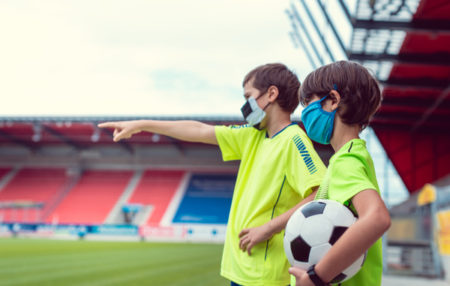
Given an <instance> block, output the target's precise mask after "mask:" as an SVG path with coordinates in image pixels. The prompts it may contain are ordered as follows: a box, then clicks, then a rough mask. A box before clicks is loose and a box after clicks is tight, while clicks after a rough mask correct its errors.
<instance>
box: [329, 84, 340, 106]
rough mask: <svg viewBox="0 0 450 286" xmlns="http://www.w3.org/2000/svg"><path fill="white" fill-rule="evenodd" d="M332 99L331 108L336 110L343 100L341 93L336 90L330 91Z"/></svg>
mask: <svg viewBox="0 0 450 286" xmlns="http://www.w3.org/2000/svg"><path fill="white" fill-rule="evenodd" d="M329 97H330V99H331V110H332V111H334V110H336V109H337V108H338V107H339V103H340V102H341V95H340V94H339V92H337V91H336V90H334V89H333V90H332V91H330V95H329Z"/></svg>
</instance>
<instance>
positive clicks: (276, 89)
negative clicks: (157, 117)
mask: <svg viewBox="0 0 450 286" xmlns="http://www.w3.org/2000/svg"><path fill="white" fill-rule="evenodd" d="M243 86H244V97H245V99H246V100H247V101H246V103H245V104H244V105H243V106H242V108H241V111H242V114H243V115H244V118H245V119H246V121H247V122H248V124H246V125H242V126H211V125H207V124H204V123H201V122H196V121H151V120H146V121H127V122H115V123H114V122H109V123H103V124H100V125H99V127H109V128H114V129H115V131H114V141H118V140H120V139H123V138H129V137H130V136H132V135H133V134H135V133H137V132H141V131H147V132H154V133H160V134H163V135H167V136H171V137H174V138H177V139H180V140H185V141H193V142H202V143H208V144H215V145H218V146H219V148H220V150H221V152H222V156H223V159H224V160H225V161H228V160H240V161H241V162H240V166H239V172H238V176H237V180H236V186H235V189H234V193H233V200H232V205H231V209H230V214H229V219H228V225H227V233H226V239H225V245H224V251H223V257H222V267H221V275H222V276H224V277H225V278H227V279H229V280H230V281H232V282H231V284H232V285H261V286H271V285H274V286H275V285H276V286H278V285H280V286H286V285H288V284H289V282H290V279H289V273H288V268H289V263H288V261H287V259H286V257H285V254H284V250H283V235H282V233H280V232H281V231H282V230H283V229H284V227H285V225H286V222H287V220H288V218H289V217H290V215H291V214H292V213H293V212H294V211H295V209H297V208H298V207H299V206H300V205H301V204H303V203H306V202H307V201H310V200H312V199H313V195H314V194H315V193H314V194H313V192H314V191H315V190H316V189H317V187H318V185H319V183H320V181H321V180H322V178H323V176H324V174H325V171H326V169H325V166H324V165H323V163H322V161H321V160H320V158H319V156H318V155H317V153H316V152H315V150H314V148H313V146H312V143H311V141H310V140H309V139H308V137H307V136H306V134H305V132H304V131H303V130H302V129H301V128H300V127H299V126H298V125H297V124H293V123H292V122H291V119H290V116H291V114H292V112H293V111H294V110H295V109H296V107H297V106H298V104H299V94H298V90H299V87H300V83H299V81H298V78H297V76H296V75H295V74H294V73H293V72H291V71H290V70H289V69H288V68H287V67H286V66H285V65H282V64H267V65H263V66H259V67H257V68H255V69H254V70H252V71H250V72H249V73H248V74H247V75H246V77H245V79H244V82H243ZM308 196H309V197H308ZM307 197H308V199H306V200H304V199H305V198H307ZM302 200H304V201H303V202H302ZM269 230H270V231H269Z"/></svg>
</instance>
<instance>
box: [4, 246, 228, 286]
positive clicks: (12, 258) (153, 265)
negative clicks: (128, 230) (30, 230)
mask: <svg viewBox="0 0 450 286" xmlns="http://www.w3.org/2000/svg"><path fill="white" fill-rule="evenodd" d="M221 253H222V245H216V244H188V243H149V242H98V241H60V240H36V239H0V285H3V286H5V285H33V286H34V285H177V286H178V285H180V286H181V285H214V286H220V285H229V282H228V281H227V280H225V279H224V278H222V277H221V276H220V274H219V273H220V259H221Z"/></svg>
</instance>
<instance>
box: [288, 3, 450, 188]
mask: <svg viewBox="0 0 450 286" xmlns="http://www.w3.org/2000/svg"><path fill="white" fill-rule="evenodd" d="M333 2H336V3H337V5H338V6H339V8H340V10H341V14H342V15H345V16H344V17H343V18H344V19H340V18H338V19H339V21H341V20H345V18H347V20H348V23H350V26H351V28H352V35H351V40H350V42H349V43H348V44H347V45H345V44H344V41H343V39H342V38H343V36H342V35H343V33H342V31H340V29H341V30H342V26H345V25H343V23H341V22H337V21H336V19H337V18H336V17H334V18H333V16H334V15H336V14H337V12H338V11H337V10H336V9H334V10H333V9H329V7H328V9H327V7H325V6H324V4H322V3H321V1H317V3H315V5H313V3H312V2H306V1H304V0H299V1H293V4H292V5H291V7H290V9H289V10H287V14H288V16H289V18H290V19H291V21H292V27H293V31H291V36H292V39H293V41H294V44H295V45H296V46H299V47H300V46H301V47H302V51H303V52H306V53H307V56H308V59H309V60H310V62H311V64H312V65H313V66H317V63H320V64H324V63H327V62H332V61H334V60H335V59H336V58H337V57H338V56H336V54H338V52H339V51H338V52H335V51H333V50H332V49H330V48H329V47H330V46H333V45H334V46H335V43H338V44H339V46H340V48H341V50H343V52H344V56H346V57H347V58H348V59H350V60H354V61H358V62H360V63H362V64H363V65H365V66H366V67H368V68H370V69H371V70H372V71H373V72H374V73H375V75H376V76H377V77H378V80H379V81H380V83H381V85H382V89H383V103H382V106H381V108H380V109H379V111H378V113H377V114H376V115H375V116H374V119H373V121H372V122H371V126H372V127H373V129H374V131H375V133H376V134H377V136H378V138H379V140H380V142H381V144H382V145H383V147H384V148H385V150H386V153H387V155H388V156H389V158H390V159H391V160H392V162H393V164H394V166H395V167H396V169H397V171H398V173H399V174H400V176H401V177H402V179H403V181H404V183H405V185H406V187H407V188H408V190H409V191H410V192H415V191H417V190H419V189H420V188H422V186H423V185H424V184H425V183H431V182H434V181H436V180H438V179H440V178H442V177H445V176H447V175H448V174H450V164H449V163H448V162H449V161H450V97H449V94H450V2H449V1H448V0H411V1H400V0H398V1H387V0H378V1H374V0H358V1H357V3H356V8H355V11H354V12H353V13H351V12H350V9H349V7H348V6H347V5H346V3H345V1H343V0H335V1H333ZM294 3H295V4H296V5H295V4H294ZM328 4H330V3H328ZM313 6H316V10H317V11H320V12H319V14H322V18H323V19H324V21H323V22H325V23H326V24H327V25H326V28H322V29H320V27H319V24H318V17H317V15H318V14H317V13H316V14H314V16H315V17H313V12H314V7H313ZM302 13H303V14H302ZM308 19H309V21H310V22H311V23H312V24H311V23H310V25H309V26H308V25H307V23H305V22H306V21H307V20H308ZM329 31H331V32H329ZM327 32H329V33H327ZM314 34H318V35H319V36H318V37H316V38H314V37H313V35H314ZM317 39H319V40H317ZM330 43H331V45H330ZM311 47H312V48H311ZM317 51H322V53H320V54H319V53H318V52H317Z"/></svg>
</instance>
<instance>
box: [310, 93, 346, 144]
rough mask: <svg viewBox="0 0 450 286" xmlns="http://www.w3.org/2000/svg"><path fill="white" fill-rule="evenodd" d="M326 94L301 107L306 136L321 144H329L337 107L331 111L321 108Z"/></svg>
mask: <svg viewBox="0 0 450 286" xmlns="http://www.w3.org/2000/svg"><path fill="white" fill-rule="evenodd" d="M327 96H328V95H327ZM327 96H325V97H323V98H322V99H321V100H318V101H315V102H313V103H311V104H309V105H308V106H307V107H306V108H305V109H303V111H302V117H301V120H302V122H303V125H304V126H305V129H306V134H308V137H309V138H311V140H313V141H316V142H318V143H321V144H330V140H331V135H332V134H333V126H334V117H335V114H336V111H337V109H336V110H334V111H332V112H328V111H325V110H323V108H322V101H323V100H324V99H325V98H327Z"/></svg>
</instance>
